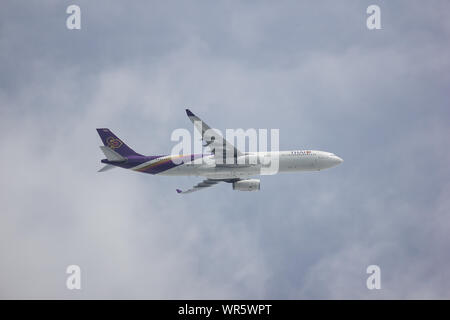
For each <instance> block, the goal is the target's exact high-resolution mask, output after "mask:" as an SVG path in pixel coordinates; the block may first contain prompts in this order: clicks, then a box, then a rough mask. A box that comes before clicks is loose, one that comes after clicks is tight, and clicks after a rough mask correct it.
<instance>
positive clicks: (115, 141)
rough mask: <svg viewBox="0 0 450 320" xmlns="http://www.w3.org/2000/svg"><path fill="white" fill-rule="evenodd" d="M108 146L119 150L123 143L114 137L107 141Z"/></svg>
mask: <svg viewBox="0 0 450 320" xmlns="http://www.w3.org/2000/svg"><path fill="white" fill-rule="evenodd" d="M106 144H107V145H108V147H110V148H111V149H117V148H120V147H121V146H122V144H123V142H122V141H120V139H117V138H114V137H109V138H107V139H106Z"/></svg>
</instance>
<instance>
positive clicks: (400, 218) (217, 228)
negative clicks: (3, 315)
mask: <svg viewBox="0 0 450 320" xmlns="http://www.w3.org/2000/svg"><path fill="white" fill-rule="evenodd" d="M69 4H71V2H70V1H68V2H61V1H45V2H42V1H39V2H38V1H36V2H33V1H31V2H28V1H27V2H26V3H25V2H18V1H9V2H6V3H4V4H3V6H2V11H1V12H0V61H1V62H0V71H1V75H0V105H1V107H0V146H1V148H2V150H4V152H3V156H2V157H1V160H0V164H1V165H0V176H1V180H0V190H1V192H0V212H1V215H0V252H1V256H2V258H1V259H0V297H2V298H289V299H299V298H358V299H366V298H368V299H386V298H449V297H450V289H449V285H448V283H449V281H450V279H449V277H450V274H449V272H448V263H449V262H450V257H449V255H448V252H450V250H449V249H450V248H449V245H448V241H446V238H447V233H448V232H447V231H448V228H449V221H450V220H449V209H450V203H449V200H448V199H450V185H449V183H448V177H449V173H450V172H449V166H448V163H449V160H450V152H449V151H448V148H446V145H447V144H448V143H447V137H448V136H449V134H450V129H449V127H448V119H449V118H450V113H449V110H448V107H447V106H448V98H449V94H448V88H447V87H448V84H449V83H450V81H449V80H450V79H449V74H450V73H449V71H450V70H449V69H450V65H449V60H448V58H447V57H448V52H449V44H448V41H447V39H448V36H449V33H450V25H449V22H448V19H444V17H443V13H444V12H448V4H447V2H446V1H437V2H436V3H435V4H434V5H433V6H425V5H424V4H423V3H422V2H419V1H408V3H406V2H404V1H401V2H396V3H391V2H387V1H381V2H380V6H381V9H382V26H383V30H380V31H368V30H367V29H366V27H365V18H366V15H365V9H366V7H367V6H368V5H369V4H371V2H361V3H358V4H355V3H350V2H345V5H344V4H343V3H339V4H338V3H335V2H332V1H328V2H323V3H322V4H313V3H312V2H301V3H299V2H298V1H292V2H283V3H273V2H270V1H263V2H260V3H258V4H257V5H256V4H248V3H238V2H235V3H230V2H218V3H214V4H212V3H211V2H208V1H199V2H198V3H195V4H189V5H188V4H182V3H178V2H165V3H162V2H154V3H148V2H146V1H145V2H144V1H142V2H133V4H128V3H127V4H125V3H124V2H123V1H115V2H98V1H97V2H90V1H79V2H78V4H79V5H80V6H81V8H82V17H83V21H82V30H80V31H68V30H67V29H65V18H66V14H65V8H66V7H67V5H69ZM186 106H190V107H191V108H192V109H193V111H194V112H196V113H198V114H199V116H200V117H202V118H204V119H205V120H206V121H207V122H208V123H209V124H211V125H213V126H215V127H217V128H219V129H225V128H238V127H242V128H249V127H255V128H280V147H281V148H282V149H296V148H311V149H312V148H314V149H321V150H329V151H332V152H335V153H336V154H338V155H340V156H342V157H343V158H344V159H345V162H344V164H343V165H342V166H340V167H337V168H334V169H332V170H328V171H323V172H320V173H305V174H296V175H278V176H275V177H263V178H262V190H261V192H259V193H256V194H253V193H251V194H245V193H237V192H234V191H232V190H231V189H230V188H229V186H228V185H219V186H217V187H216V188H215V189H211V190H208V191H204V192H201V193H198V194H192V195H189V196H186V197H180V196H179V195H177V194H176V193H175V191H174V189H175V188H176V187H180V186H189V185H191V184H193V183H195V182H196V181H197V179H194V178H186V177H182V178H169V177H158V176H147V175H139V174H136V173H132V172H127V171H124V170H115V171H111V172H107V173H103V174H99V173H96V170H98V168H99V167H100V164H99V162H98V161H99V159H100V158H101V157H102V155H101V152H100V151H99V150H98V145H99V143H100V140H99V139H98V137H97V136H96V132H95V130H94V129H95V128H96V127H103V126H105V127H110V128H111V129H113V130H114V131H115V132H117V134H118V135H119V136H120V137H122V138H123V139H124V140H125V141H127V143H129V144H130V145H131V146H133V147H134V148H135V149H136V150H138V151H139V152H142V153H146V154H162V153H167V152H169V151H170V149H171V147H172V144H170V143H169V140H170V134H171V132H172V130H173V129H175V128H179V127H185V128H189V129H190V130H192V128H191V127H190V125H189V124H190V123H189V122H188V119H187V118H186V117H185V115H184V108H185V107H186ZM69 264H79V265H80V266H81V268H82V279H83V283H82V286H83V289H82V290H81V291H80V292H72V291H68V290H67V289H66V288H65V280H66V274H65V268H66V266H67V265H69ZM369 264H377V265H379V266H380V267H381V270H382V290H380V291H369V290H367V289H366V287H365V282H366V278H367V275H366V274H365V270H366V267H367V266H368V265H369Z"/></svg>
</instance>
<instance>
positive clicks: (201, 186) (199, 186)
mask: <svg viewBox="0 0 450 320" xmlns="http://www.w3.org/2000/svg"><path fill="white" fill-rule="evenodd" d="M219 182H220V180H211V179H206V180H203V181H202V182H200V183H198V184H196V185H195V186H193V187H192V188H191V189H188V190H185V191H182V190H180V189H177V192H178V193H191V192H195V191H200V190H203V189H205V188H209V187H212V186H214V185H216V184H218V183H219Z"/></svg>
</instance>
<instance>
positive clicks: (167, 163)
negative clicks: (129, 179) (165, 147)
mask: <svg viewBox="0 0 450 320" xmlns="http://www.w3.org/2000/svg"><path fill="white" fill-rule="evenodd" d="M205 156H208V154H203V155H202V154H191V155H186V156H183V157H177V158H175V159H174V160H176V161H175V162H174V161H172V160H171V159H161V161H160V162H159V161H157V162H155V163H152V164H150V165H149V166H148V167H143V168H141V169H138V171H140V172H145V173H150V174H158V173H161V172H164V171H166V170H169V169H172V168H175V167H177V166H179V165H182V164H184V163H185V162H190V161H194V160H195V159H198V158H202V157H205Z"/></svg>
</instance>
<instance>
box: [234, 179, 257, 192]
mask: <svg viewBox="0 0 450 320" xmlns="http://www.w3.org/2000/svg"><path fill="white" fill-rule="evenodd" d="M259 189H260V180H259V179H246V180H239V181H235V182H233V190H238V191H259Z"/></svg>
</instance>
